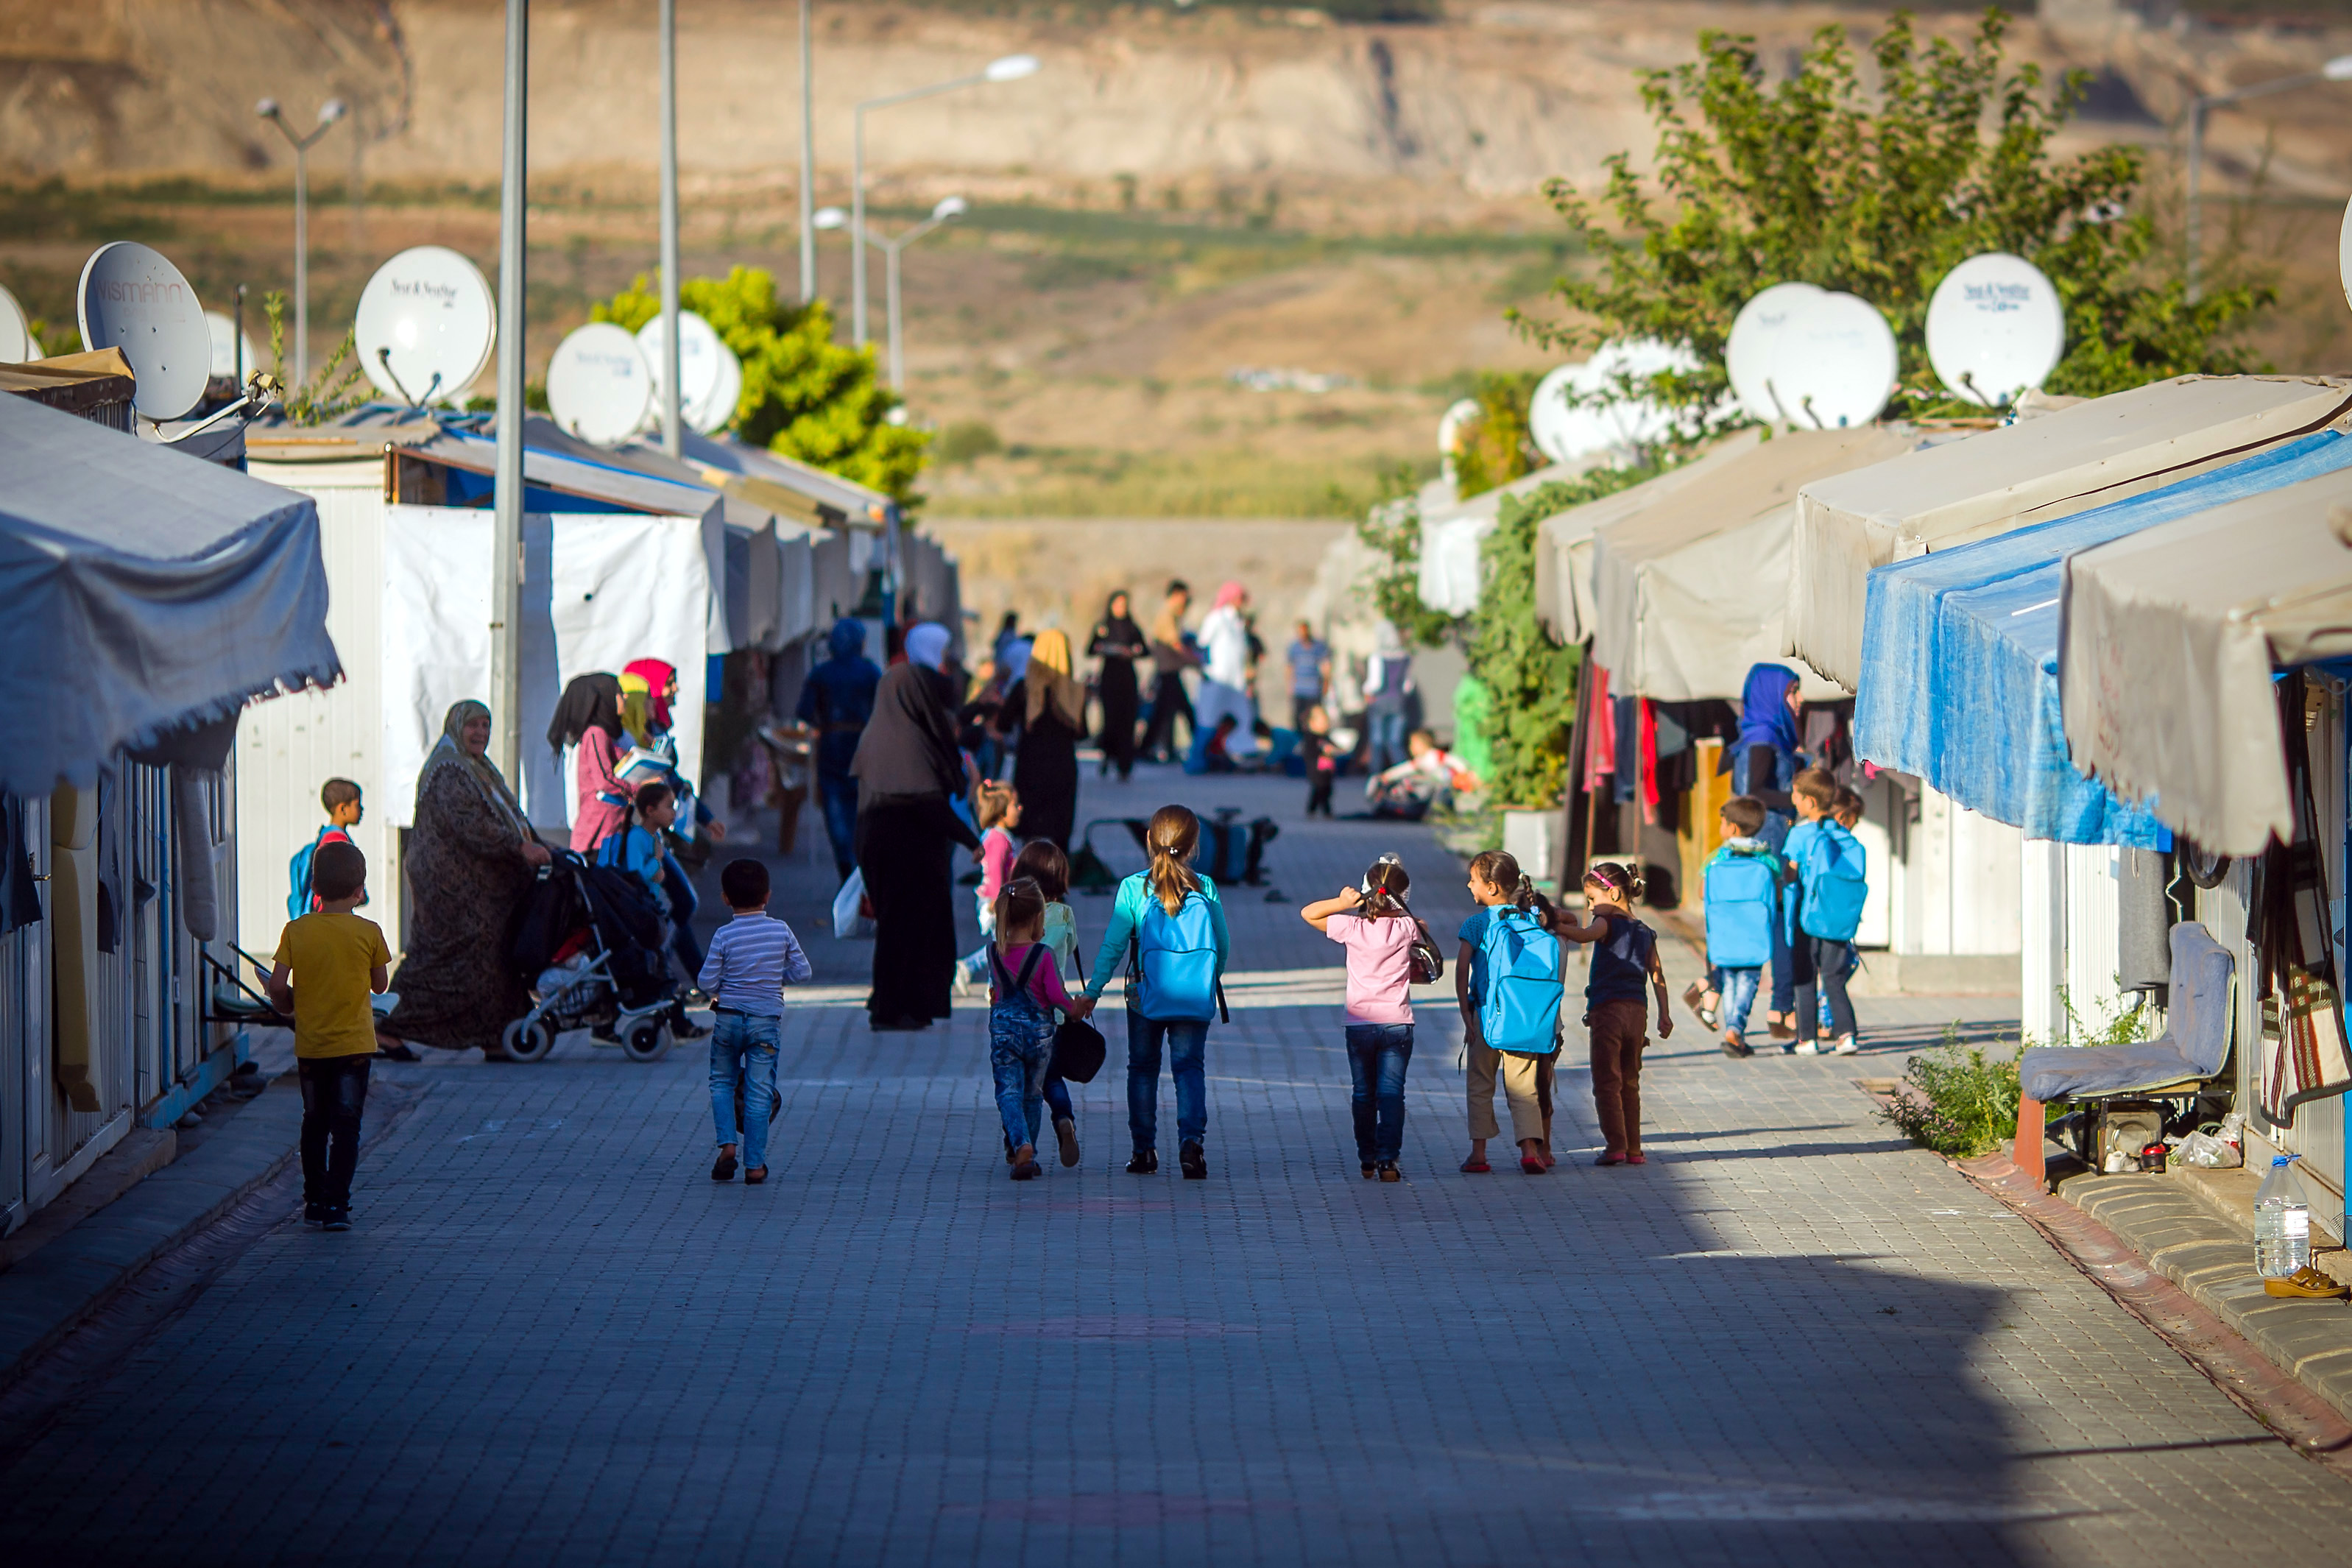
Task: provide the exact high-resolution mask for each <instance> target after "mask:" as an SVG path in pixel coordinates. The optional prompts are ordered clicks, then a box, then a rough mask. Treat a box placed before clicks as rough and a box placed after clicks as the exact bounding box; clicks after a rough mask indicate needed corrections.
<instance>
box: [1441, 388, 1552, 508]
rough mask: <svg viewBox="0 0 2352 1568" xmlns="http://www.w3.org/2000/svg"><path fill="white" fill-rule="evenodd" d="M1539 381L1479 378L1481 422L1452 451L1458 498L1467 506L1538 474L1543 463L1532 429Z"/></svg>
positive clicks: (1468, 431)
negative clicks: (1530, 418) (1530, 415)
mask: <svg viewBox="0 0 2352 1568" xmlns="http://www.w3.org/2000/svg"><path fill="white" fill-rule="evenodd" d="M1537 380H1538V377H1537V376H1536V375H1535V374H1534V373H1532V372H1528V371H1521V372H1518V373H1516V374H1494V373H1491V372H1489V373H1486V374H1482V375H1480V376H1479V377H1478V390H1477V392H1476V393H1475V397H1476V400H1477V404H1478V418H1477V420H1476V422H1475V423H1474V424H1473V425H1471V426H1469V428H1468V429H1466V430H1465V431H1464V432H1463V439H1462V441H1461V444H1460V445H1459V446H1457V447H1455V448H1454V494H1456V495H1458V496H1460V497H1461V498H1462V499H1463V500H1469V499H1470V498H1471V497H1472V496H1476V495H1484V494H1486V492H1487V491H1488V490H1491V489H1498V488H1500V487H1501V486H1504V485H1507V484H1509V483H1510V482H1511V481H1512V480H1513V479H1518V478H1519V477H1521V476H1522V475H1525V474H1529V473H1532V472H1534V471H1535V468H1536V466H1537V465H1538V463H1540V462H1541V461H1542V456H1541V454H1539V453H1538V452H1537V450H1536V445H1535V437H1534V435H1533V434H1532V433H1531V432H1530V431H1529V429H1528V405H1530V403H1531V402H1532V401H1533V400H1534V397H1535V391H1536V382H1537Z"/></svg>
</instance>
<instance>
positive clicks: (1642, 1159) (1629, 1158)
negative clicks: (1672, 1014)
mask: <svg viewBox="0 0 2352 1568" xmlns="http://www.w3.org/2000/svg"><path fill="white" fill-rule="evenodd" d="M1625 1163H1627V1164H1629V1165H1646V1164H1648V1163H1650V1157H1649V1156H1648V1155H1647V1154H1644V1153H1643V1152H1641V1151H1640V1150H1639V1149H1636V1150H1634V1151H1633V1152H1632V1153H1630V1154H1627V1155H1626V1156H1625ZM744 1180H745V1181H749V1180H751V1178H750V1177H749V1176H746V1177H745V1178H744Z"/></svg>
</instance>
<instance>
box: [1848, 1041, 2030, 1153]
mask: <svg viewBox="0 0 2352 1568" xmlns="http://www.w3.org/2000/svg"><path fill="white" fill-rule="evenodd" d="M1903 1084H1904V1087H1903V1088H1902V1089H1898V1090H1896V1091H1895V1103H1894V1104H1893V1105H1891V1106H1888V1107H1887V1108H1886V1109H1885V1110H1881V1111H1880V1112H1879V1113H1878V1115H1879V1120H1881V1121H1887V1122H1891V1123H1892V1124H1893V1125H1894V1126H1895V1128H1896V1129H1897V1130H1898V1131H1901V1132H1902V1133H1903V1134H1904V1135H1905V1136H1906V1137H1907V1138H1909V1139H1910V1140H1911V1142H1914V1143H1916V1144H1918V1145H1919V1146H1920V1147H1921V1148H1923V1149H1933V1150H1934V1151H1935V1152H1937V1153H1938V1154H1945V1155H1948V1156H1950V1157H1951V1158H1952V1159H1955V1160H1968V1159H1973V1158H1975V1157H1976V1156H1977V1155H1979V1154H1990V1153H1991V1152H1993V1151H1994V1150H1995V1149H1998V1148H2000V1146H2001V1145H2002V1144H2004V1143H2006V1142H2009V1141H2010V1139H2011V1138H2012V1137H2013V1136H2015V1135H2016V1132H2017V1102H2018V1097H2019V1094H2020V1090H2019V1089H2018V1084H2017V1058H2015V1057H2013V1056H2012V1057H2009V1058H1989V1057H1987V1056H1986V1055H1985V1049H1984V1047H1982V1046H1963V1045H1962V1044H1960V1038H1959V1026H1958V1025H1957V1024H1947V1025H1945V1026H1944V1043H1943V1044H1942V1045H1940V1046H1938V1047H1936V1048H1935V1049H1934V1050H1931V1051H1923V1052H1921V1053H1920V1054H1919V1055H1917V1056H1916V1057H1914V1058H1911V1065H1910V1066H1909V1067H1908V1068H1905V1069H1904V1073H1903Z"/></svg>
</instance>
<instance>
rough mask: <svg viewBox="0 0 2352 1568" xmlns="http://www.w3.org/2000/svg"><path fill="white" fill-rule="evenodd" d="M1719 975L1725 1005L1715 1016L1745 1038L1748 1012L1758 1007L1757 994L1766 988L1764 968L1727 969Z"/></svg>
mask: <svg viewBox="0 0 2352 1568" xmlns="http://www.w3.org/2000/svg"><path fill="white" fill-rule="evenodd" d="M1718 973H1721V974H1722V976H1723V984H1722V991H1723V1005H1722V1007H1721V1008H1720V1009H1719V1010H1718V1011H1717V1014H1716V1021H1717V1023H1719V1024H1721V1025H1722V1026H1724V1027H1725V1028H1727V1029H1729V1030H1731V1031H1732V1032H1734V1033H1735V1034H1738V1035H1739V1036H1740V1037H1742V1038H1745V1037H1747V1034H1748V1011H1749V1010H1750V1009H1751V1008H1753V1007H1754V1006H1755V1005H1756V993H1757V992H1759V991H1760V990H1762V989H1763V988H1764V971H1763V968H1762V967H1761V966H1760V965H1759V967H1757V968H1754V969H1725V970H1721V971H1718Z"/></svg>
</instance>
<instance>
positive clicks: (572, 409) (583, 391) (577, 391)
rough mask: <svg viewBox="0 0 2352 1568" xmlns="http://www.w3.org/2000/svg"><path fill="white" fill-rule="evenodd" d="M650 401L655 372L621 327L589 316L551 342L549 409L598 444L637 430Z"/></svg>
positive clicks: (559, 421)
mask: <svg viewBox="0 0 2352 1568" xmlns="http://www.w3.org/2000/svg"><path fill="white" fill-rule="evenodd" d="M653 405H654V376H653V371H652V369H651V368H650V367H649V366H648V365H647V364H646V356H645V355H644V353H641V352H640V351H639V350H638V348H637V340H636V339H635V338H634V337H632V336H630V334H629V331H628V329H627V328H625V327H618V326H614V324H613V323H612V322H610V321H591V322H589V323H588V324H587V325H586V326H584V327H580V328H577V329H575V330H574V331H572V332H571V333H570V334H569V335H567V336H566V337H565V338H564V340H563V341H562V342H560V343H558V344H556V345H555V356H554V357H553V358H552V359H551V360H549V361H548V362H547V411H548V412H549V413H550V414H551V415H553V416H555V422H556V424H558V425H559V426H562V427H563V428H564V429H565V430H566V431H568V432H570V433H571V434H572V435H574V436H577V437H580V438H581V439H582V440H583V441H593V442H594V443H595V444H596V445H597V446H599V447H614V446H618V445H619V444H620V443H622V442H623V441H625V440H627V439H628V438H629V437H632V436H634V435H635V434H636V433H637V431H638V430H639V429H640V428H641V427H642V426H644V425H645V422H646V414H647V412H648V411H650V410H651V409H652V407H653Z"/></svg>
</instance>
